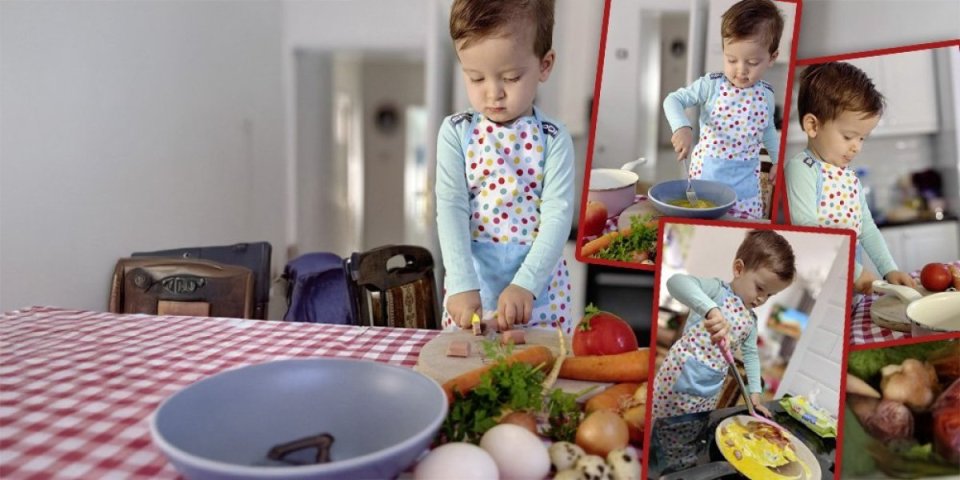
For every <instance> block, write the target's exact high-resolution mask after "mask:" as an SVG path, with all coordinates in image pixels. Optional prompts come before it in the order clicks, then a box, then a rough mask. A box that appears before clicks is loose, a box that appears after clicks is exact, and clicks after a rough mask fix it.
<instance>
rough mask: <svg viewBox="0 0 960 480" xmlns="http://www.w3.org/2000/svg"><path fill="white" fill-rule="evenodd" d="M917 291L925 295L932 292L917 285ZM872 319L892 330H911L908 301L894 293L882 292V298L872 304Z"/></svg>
mask: <svg viewBox="0 0 960 480" xmlns="http://www.w3.org/2000/svg"><path fill="white" fill-rule="evenodd" d="M917 291H918V292H920V294H921V295H924V296H927V295H930V293H931V292H928V291H927V290H924V288H923V287H917ZM870 320H872V321H873V323H876V324H877V325H880V326H881V327H883V328H889V329H890V330H896V331H898V332H909V331H910V320H909V319H907V302H904V301H903V300H900V297H898V296H896V295H894V294H892V293H885V294H882V295H881V296H880V298H878V299H877V300H875V301H874V302H873V303H871V304H870Z"/></svg>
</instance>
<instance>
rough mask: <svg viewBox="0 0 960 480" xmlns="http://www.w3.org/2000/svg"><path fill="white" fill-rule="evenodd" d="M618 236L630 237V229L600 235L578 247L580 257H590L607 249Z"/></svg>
mask: <svg viewBox="0 0 960 480" xmlns="http://www.w3.org/2000/svg"><path fill="white" fill-rule="evenodd" d="M620 235H630V229H629V228H624V229H623V230H620V231H616V232H610V233H607V234H604V235H600V236H599V237H597V238H595V239H593V240H590V241H589V242H587V243H585V244H584V245H583V246H582V247H580V255H582V256H584V257H592V256H594V255H596V254H597V252H599V251H600V250H603V249H604V248H607V247H609V246H610V243H612V242H613V239H615V238H617V237H619V236H620Z"/></svg>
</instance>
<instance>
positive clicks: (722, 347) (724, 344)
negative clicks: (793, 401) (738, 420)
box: [717, 338, 784, 430]
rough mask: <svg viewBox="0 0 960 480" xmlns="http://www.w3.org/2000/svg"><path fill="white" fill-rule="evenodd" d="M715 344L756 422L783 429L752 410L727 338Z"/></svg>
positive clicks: (751, 403)
mask: <svg viewBox="0 0 960 480" xmlns="http://www.w3.org/2000/svg"><path fill="white" fill-rule="evenodd" d="M717 346H718V347H720V351H721V352H722V353H723V358H724V359H726V361H727V365H728V366H729V367H730V374H731V375H733V378H736V379H737V385H739V387H740V392H741V393H742V394H743V401H744V402H745V403H746V404H747V411H748V412H750V416H751V417H753V418H754V419H756V420H757V421H758V422H761V423H766V424H768V425H772V426H774V427H777V428H779V429H781V430H784V428H783V427H782V426H780V424H779V423H777V422H774V421H773V420H770V419H769V418H767V417H764V416H763V415H760V414H759V413H757V411H756V410H754V408H753V401H752V400H750V394H749V393H748V392H747V386H746V385H744V383H743V378H741V377H740V372H739V371H737V364H736V363H735V362H734V361H733V353H731V352H730V348H729V347H728V346H727V339H726V338H723V339H721V340H720V343H718V344H717Z"/></svg>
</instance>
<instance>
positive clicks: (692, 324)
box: [653, 283, 757, 418]
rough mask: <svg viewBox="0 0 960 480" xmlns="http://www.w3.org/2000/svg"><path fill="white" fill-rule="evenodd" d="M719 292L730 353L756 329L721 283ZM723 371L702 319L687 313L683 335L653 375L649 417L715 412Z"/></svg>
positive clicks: (753, 319) (750, 314)
mask: <svg viewBox="0 0 960 480" xmlns="http://www.w3.org/2000/svg"><path fill="white" fill-rule="evenodd" d="M723 290H724V291H723V297H722V298H721V300H720V301H719V302H717V304H718V306H719V307H720V311H721V312H722V313H723V316H724V318H726V319H727V322H728V323H729V324H730V334H729V335H728V338H729V340H728V341H730V342H731V345H730V349H731V351H734V350H736V349H737V348H740V346H741V345H743V342H745V341H746V340H747V337H748V336H749V335H750V332H751V331H752V330H753V329H755V328H757V321H756V317H755V316H754V314H753V311H751V310H750V309H749V308H746V306H745V305H744V304H743V301H741V300H740V297H738V296H736V295H735V294H734V293H733V290H731V289H730V285H729V284H727V283H724V284H723ZM727 368H728V367H727V361H726V360H724V358H723V354H722V353H721V352H720V348H719V347H717V346H715V345H714V344H713V343H712V342H711V341H710V333H709V332H708V331H707V329H706V327H704V325H703V317H701V316H700V315H697V314H696V313H693V312H691V313H690V317H689V318H688V319H687V323H686V327H685V328H684V330H683V335H681V336H680V339H679V340H677V342H676V343H674V344H673V346H671V347H670V351H669V352H668V353H667V357H666V359H664V361H663V365H661V367H660V369H659V370H658V371H657V376H656V379H655V380H654V384H653V417H654V418H660V417H673V416H676V415H682V414H685V413H696V412H704V411H708V410H713V409H715V408H716V407H717V400H718V399H719V397H720V390H721V388H722V387H723V381H724V379H726V376H727Z"/></svg>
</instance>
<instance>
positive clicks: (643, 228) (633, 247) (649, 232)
mask: <svg viewBox="0 0 960 480" xmlns="http://www.w3.org/2000/svg"><path fill="white" fill-rule="evenodd" d="M652 218H653V217H652V216H651V215H645V216H643V217H639V216H634V217H631V218H630V233H629V234H627V235H619V236H617V237H616V238H614V239H613V240H612V241H611V242H610V245H609V246H607V248H604V249H603V250H600V251H599V252H597V254H596V255H594V256H595V257H596V258H602V259H605V260H618V261H621V262H629V261H632V256H633V253H634V252H649V253H650V258H651V259H653V255H654V253H655V250H656V246H657V226H656V224H653V225H650V223H651V219H652Z"/></svg>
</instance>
